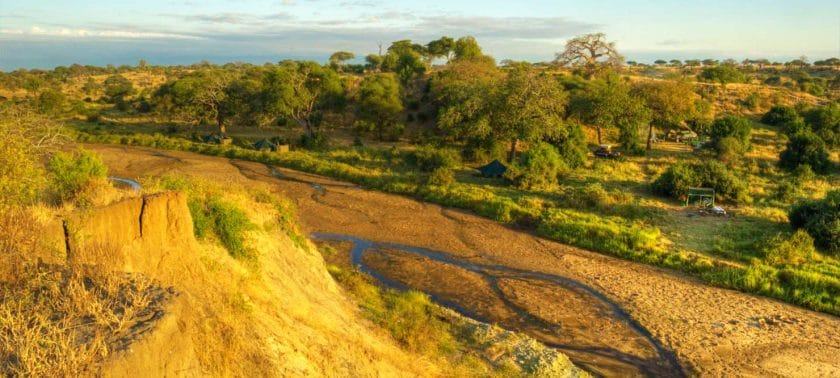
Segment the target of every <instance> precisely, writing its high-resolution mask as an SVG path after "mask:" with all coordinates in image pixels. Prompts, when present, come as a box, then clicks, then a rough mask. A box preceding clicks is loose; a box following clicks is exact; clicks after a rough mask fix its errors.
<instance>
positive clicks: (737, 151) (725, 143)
mask: <svg viewBox="0 0 840 378" xmlns="http://www.w3.org/2000/svg"><path fill="white" fill-rule="evenodd" d="M715 150H716V151H717V157H718V159H720V160H721V161H724V162H727V163H729V162H733V161H736V160H738V159H739V158H740V157H742V156H744V152H746V151H745V148H744V145H743V144H741V142H740V141H738V139H735V138H733V137H726V138H723V139H721V140H719V141H717V143H716V144H715Z"/></svg>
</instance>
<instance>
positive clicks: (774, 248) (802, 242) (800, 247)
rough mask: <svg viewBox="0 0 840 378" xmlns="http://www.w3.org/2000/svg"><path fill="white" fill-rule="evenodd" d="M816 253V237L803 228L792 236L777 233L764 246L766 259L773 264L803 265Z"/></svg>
mask: <svg viewBox="0 0 840 378" xmlns="http://www.w3.org/2000/svg"><path fill="white" fill-rule="evenodd" d="M815 255H816V251H815V250H814V238H812V237H811V235H808V233H807V232H805V231H804V230H801V229H800V230H797V231H796V232H795V233H794V234H793V235H791V236H790V237H787V236H785V235H783V234H779V235H776V236H775V237H773V238H772V239H770V240H769V241H768V242H767V243H766V246H765V247H764V261H766V262H767V263H768V264H771V265H793V266H796V265H802V264H804V263H806V262H809V261H811V260H812V259H813V258H814V256H815Z"/></svg>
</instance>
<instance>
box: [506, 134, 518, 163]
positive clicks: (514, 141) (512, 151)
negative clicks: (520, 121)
mask: <svg viewBox="0 0 840 378" xmlns="http://www.w3.org/2000/svg"><path fill="white" fill-rule="evenodd" d="M517 143H519V140H518V139H512V140H511V141H510V154H509V155H508V161H509V162H511V163H513V161H514V159H516V144H517Z"/></svg>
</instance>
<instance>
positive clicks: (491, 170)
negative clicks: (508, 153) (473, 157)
mask: <svg viewBox="0 0 840 378" xmlns="http://www.w3.org/2000/svg"><path fill="white" fill-rule="evenodd" d="M476 169H478V171H479V172H481V175H482V176H484V177H502V175H504V174H505V172H507V167H506V166H505V165H504V164H502V163H501V162H500V161H499V160H493V161H491V162H490V163H489V164H487V165H485V166H481V167H478V168H476Z"/></svg>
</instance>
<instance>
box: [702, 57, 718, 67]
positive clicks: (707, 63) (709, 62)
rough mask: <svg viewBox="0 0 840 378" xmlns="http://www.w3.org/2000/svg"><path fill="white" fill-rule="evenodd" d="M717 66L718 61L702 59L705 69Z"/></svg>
mask: <svg viewBox="0 0 840 378" xmlns="http://www.w3.org/2000/svg"><path fill="white" fill-rule="evenodd" d="M717 65H718V60H717V59H703V66H705V67H711V66H717Z"/></svg>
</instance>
